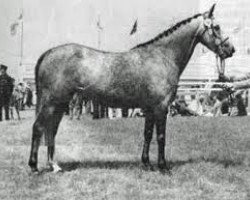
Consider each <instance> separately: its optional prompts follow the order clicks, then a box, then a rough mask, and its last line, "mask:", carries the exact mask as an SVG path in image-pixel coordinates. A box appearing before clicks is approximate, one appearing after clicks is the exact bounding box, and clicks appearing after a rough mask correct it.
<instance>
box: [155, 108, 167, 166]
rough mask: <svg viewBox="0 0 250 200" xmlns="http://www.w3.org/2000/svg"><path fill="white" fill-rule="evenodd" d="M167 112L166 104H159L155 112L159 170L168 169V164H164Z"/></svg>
mask: <svg viewBox="0 0 250 200" xmlns="http://www.w3.org/2000/svg"><path fill="white" fill-rule="evenodd" d="M167 112H168V109H167V106H160V107H159V108H157V109H156V112H155V124H156V133H157V142H158V167H159V169H160V170H164V169H167V170H169V166H167V165H166V160H165V140H166V123H167Z"/></svg>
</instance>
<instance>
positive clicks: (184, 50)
mask: <svg viewBox="0 0 250 200" xmlns="http://www.w3.org/2000/svg"><path fill="white" fill-rule="evenodd" d="M200 20H201V19H200V18H197V19H193V20H192V21H191V22H189V23H187V24H185V25H182V26H181V27H179V29H178V30H176V31H174V32H173V33H172V34H171V35H169V36H165V37H163V38H161V39H159V40H158V41H156V42H155V43H153V44H152V48H155V49H159V50H160V51H161V52H162V55H163V56H165V58H166V59H168V60H169V61H170V62H168V63H174V64H175V65H176V66H177V67H178V68H179V73H180V74H181V73H182V72H183V70H184V69H185V67H186V65H187V63H188V61H189V60H190V58H191V56H192V54H193V52H194V49H195V47H196V45H197V42H198V41H197V37H196V35H197V34H198V31H199V27H200V23H201V21H200ZM168 67H171V66H168Z"/></svg>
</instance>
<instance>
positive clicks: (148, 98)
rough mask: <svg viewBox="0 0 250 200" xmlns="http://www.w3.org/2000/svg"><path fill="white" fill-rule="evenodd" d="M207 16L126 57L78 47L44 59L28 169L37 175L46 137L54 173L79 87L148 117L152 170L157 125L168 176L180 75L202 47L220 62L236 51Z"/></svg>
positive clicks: (145, 162)
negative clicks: (171, 114)
mask: <svg viewBox="0 0 250 200" xmlns="http://www.w3.org/2000/svg"><path fill="white" fill-rule="evenodd" d="M214 9H215V4H214V5H213V6H212V7H211V8H210V10H209V11H207V12H204V13H199V14H196V15H194V16H192V17H190V18H187V19H185V20H183V21H181V22H179V23H177V24H176V25H174V26H173V27H171V28H169V29H167V30H165V31H164V32H162V33H160V34H159V35H157V36H156V37H155V38H153V39H151V40H149V41H147V42H145V43H141V44H138V45H136V46H135V47H134V48H132V49H130V50H128V51H125V52H107V51H101V50H97V49H94V48H90V47H87V46H83V45H80V44H75V43H71V44H64V45H60V46H57V47H55V48H52V49H49V50H48V51H46V52H45V53H43V54H42V55H41V57H40V58H39V59H38V61H37V64H36V67H35V79H36V87H37V107H36V119H35V122H34V124H33V133H32V142H31V151H30V157H29V162H28V164H29V166H30V168H31V171H32V172H36V173H37V172H39V171H38V167H37V163H38V150H39V142H40V139H41V137H42V135H43V134H45V135H47V136H48V137H47V138H48V141H47V145H48V149H47V155H48V163H49V165H50V166H51V168H52V169H53V170H54V171H57V170H60V167H59V166H58V164H57V163H56V162H54V160H53V158H54V151H55V136H56V133H57V130H58V126H59V124H60V121H61V119H62V117H63V113H64V111H65V109H67V106H68V103H69V101H70V100H71V99H72V96H73V94H74V93H75V92H76V91H77V90H79V88H81V91H82V92H83V95H84V98H85V99H86V100H92V99H97V100H98V102H100V103H101V104H102V105H105V106H109V107H117V108H142V109H143V110H144V112H145V127H144V144H143V150H142V156H141V160H142V163H143V166H145V167H146V168H150V167H152V165H151V164H150V160H149V148H150V143H151V140H152V134H153V129H154V126H156V134H157V143H158V169H159V170H160V171H161V170H163V171H169V170H170V165H169V163H167V162H166V160H165V131H166V120H167V112H168V107H169V105H170V104H171V102H172V101H173V100H174V98H175V95H176V91H177V87H178V82H179V79H180V76H181V74H182V72H183V71H184V69H185V67H186V66H187V64H188V61H189V60H190V58H191V56H192V54H193V52H194V49H195V47H196V45H197V44H198V43H201V44H203V45H205V46H206V47H207V48H209V49H210V50H211V51H213V52H214V53H216V54H218V56H219V57H220V58H222V59H226V58H228V57H232V56H233V54H234V52H235V49H234V46H233V45H232V44H231V43H230V42H229V38H228V37H224V36H222V32H221V29H220V25H219V24H218V23H216V21H215V18H214V14H213V13H214Z"/></svg>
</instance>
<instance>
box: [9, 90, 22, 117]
mask: <svg viewBox="0 0 250 200" xmlns="http://www.w3.org/2000/svg"><path fill="white" fill-rule="evenodd" d="M20 97H21V92H20V91H19V90H18V87H15V88H14V91H13V92H12V95H11V98H10V116H11V119H12V120H14V110H16V114H17V118H18V120H21V118H20V113H19V105H20V103H19V102H20V100H21V99H20Z"/></svg>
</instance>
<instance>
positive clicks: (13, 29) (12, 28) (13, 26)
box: [10, 22, 19, 36]
mask: <svg viewBox="0 0 250 200" xmlns="http://www.w3.org/2000/svg"><path fill="white" fill-rule="evenodd" d="M18 25H19V23H18V22H14V23H13V24H11V25H10V34H11V35H12V36H14V35H16V33H17V28H18Z"/></svg>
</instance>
